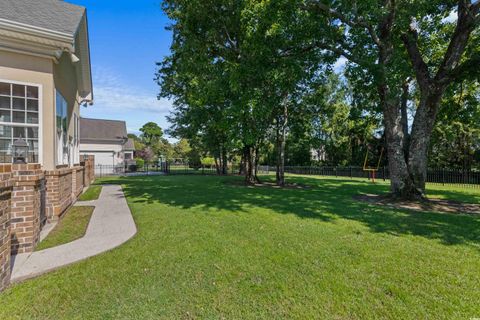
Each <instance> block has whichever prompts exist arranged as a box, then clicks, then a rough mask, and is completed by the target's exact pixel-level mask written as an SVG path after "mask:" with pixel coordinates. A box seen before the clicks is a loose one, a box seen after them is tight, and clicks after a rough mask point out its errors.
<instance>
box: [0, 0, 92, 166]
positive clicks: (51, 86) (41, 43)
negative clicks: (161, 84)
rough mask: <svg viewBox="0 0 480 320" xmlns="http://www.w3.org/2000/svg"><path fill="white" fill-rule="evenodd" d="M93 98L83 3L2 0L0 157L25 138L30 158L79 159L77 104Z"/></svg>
mask: <svg viewBox="0 0 480 320" xmlns="http://www.w3.org/2000/svg"><path fill="white" fill-rule="evenodd" d="M92 102H93V88H92V77H91V70H90V52H89V41H88V26H87V16H86V10H85V8H83V7H80V6H77V5H73V4H70V3H67V2H64V1H58V0H42V1H38V0H0V163H12V161H13V159H12V153H11V151H12V143H13V141H15V140H16V139H17V138H23V139H25V140H26V141H27V143H28V145H29V155H28V161H29V162H30V163H39V164H41V165H42V167H43V168H44V169H47V170H52V169H55V168H56V167H57V166H69V167H71V166H73V165H74V164H78V163H79V161H80V157H79V155H80V154H79V117H80V106H82V105H88V104H91V103H92Z"/></svg>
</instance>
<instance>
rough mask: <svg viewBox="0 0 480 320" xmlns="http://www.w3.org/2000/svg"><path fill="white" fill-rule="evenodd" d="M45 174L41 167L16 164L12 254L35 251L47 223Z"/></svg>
mask: <svg viewBox="0 0 480 320" xmlns="http://www.w3.org/2000/svg"><path fill="white" fill-rule="evenodd" d="M43 179H44V175H43V171H42V169H41V166H40V165H39V164H14V165H12V184H13V188H12V194H11V218H10V229H11V230H10V233H11V250H12V255H14V254H17V253H25V252H32V251H33V249H34V248H35V246H36V245H37V244H38V241H39V239H40V230H41V226H42V224H43V223H44V222H45V221H44V220H45V219H44V218H43V215H42V210H43V208H42V203H41V199H42V193H43V192H44V190H43V185H44V184H43Z"/></svg>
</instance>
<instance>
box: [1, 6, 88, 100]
mask: <svg viewBox="0 0 480 320" xmlns="http://www.w3.org/2000/svg"><path fill="white" fill-rule="evenodd" d="M0 49H1V50H7V51H12V52H16V53H18V52H20V53H26V54H32V55H37V56H41V57H46V58H50V59H53V60H54V61H55V63H57V62H58V61H59V59H60V58H61V57H62V56H64V55H67V54H68V55H70V58H71V61H72V63H73V64H74V65H75V69H76V76H77V84H78V90H79V94H80V96H81V97H82V99H83V100H84V101H85V102H90V103H92V102H93V84H92V75H91V65H90V47H89V40H88V22H87V12H86V9H85V8H84V7H81V6H77V5H74V4H71V3H68V2H65V1H61V0H0Z"/></svg>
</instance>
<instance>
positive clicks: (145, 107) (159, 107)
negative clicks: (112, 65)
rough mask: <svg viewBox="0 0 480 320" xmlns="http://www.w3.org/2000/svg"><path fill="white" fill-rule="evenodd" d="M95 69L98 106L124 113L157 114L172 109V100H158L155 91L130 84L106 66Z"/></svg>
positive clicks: (95, 101) (95, 95)
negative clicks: (141, 112) (148, 90)
mask: <svg viewBox="0 0 480 320" xmlns="http://www.w3.org/2000/svg"><path fill="white" fill-rule="evenodd" d="M93 70H95V71H94V72H93V84H94V89H93V90H94V91H93V92H94V103H95V105H96V107H98V108H101V109H108V110H111V111H113V112H122V113H129V112H135V111H137V112H138V111H143V112H151V113H156V114H159V113H160V114H167V113H168V112H169V111H170V110H171V109H172V102H171V101H169V100H167V99H160V100H158V99H157V97H156V95H155V93H149V92H146V91H145V90H143V89H142V88H141V87H136V86H132V85H129V84H127V83H126V81H124V80H123V79H121V78H120V77H119V76H118V75H116V74H115V73H113V72H111V71H109V70H107V69H105V68H101V67H95V68H93Z"/></svg>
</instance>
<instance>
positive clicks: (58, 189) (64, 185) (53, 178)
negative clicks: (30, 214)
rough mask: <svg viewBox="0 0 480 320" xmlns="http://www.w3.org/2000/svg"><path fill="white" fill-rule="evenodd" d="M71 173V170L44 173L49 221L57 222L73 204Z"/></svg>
mask: <svg viewBox="0 0 480 320" xmlns="http://www.w3.org/2000/svg"><path fill="white" fill-rule="evenodd" d="M72 172H73V169H72V168H59V169H56V170H49V171H45V189H46V190H45V191H46V196H45V201H46V214H47V219H48V220H49V221H54V220H57V219H58V218H59V217H60V216H61V215H62V214H63V213H64V212H65V210H67V209H68V208H69V207H70V205H71V204H72V203H73V202H74V201H73V199H72Z"/></svg>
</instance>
